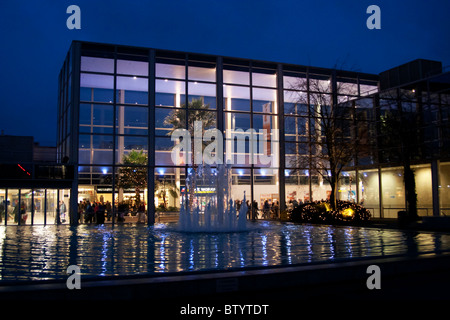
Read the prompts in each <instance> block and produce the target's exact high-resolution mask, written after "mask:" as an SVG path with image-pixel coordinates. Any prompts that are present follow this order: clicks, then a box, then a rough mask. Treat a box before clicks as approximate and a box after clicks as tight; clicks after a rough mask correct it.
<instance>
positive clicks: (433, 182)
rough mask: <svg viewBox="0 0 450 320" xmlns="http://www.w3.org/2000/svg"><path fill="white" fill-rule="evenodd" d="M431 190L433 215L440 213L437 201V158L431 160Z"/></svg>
mask: <svg viewBox="0 0 450 320" xmlns="http://www.w3.org/2000/svg"><path fill="white" fill-rule="evenodd" d="M431 190H432V195H433V216H434V217H437V216H439V215H440V203H439V160H433V161H432V162H431Z"/></svg>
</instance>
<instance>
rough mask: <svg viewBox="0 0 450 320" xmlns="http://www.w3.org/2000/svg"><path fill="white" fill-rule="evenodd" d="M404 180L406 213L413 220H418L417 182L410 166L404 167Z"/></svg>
mask: <svg viewBox="0 0 450 320" xmlns="http://www.w3.org/2000/svg"><path fill="white" fill-rule="evenodd" d="M404 179H405V198H406V211H407V212H408V215H409V217H410V218H411V219H414V220H416V219H417V218H418V214H417V194H416V180H415V178H414V171H413V170H411V167H410V165H409V164H405V166H404Z"/></svg>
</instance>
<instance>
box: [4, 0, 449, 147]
mask: <svg viewBox="0 0 450 320" xmlns="http://www.w3.org/2000/svg"><path fill="white" fill-rule="evenodd" d="M71 4H76V5H78V6H79V7H80V8H81V30H69V29H68V28H67V27H66V20H67V18H68V17H69V14H67V13H66V9H67V7H68V6H69V5H71ZM372 4H376V5H378V6H379V7H380V9H381V30H369V29H367V27H366V20H367V18H368V17H369V14H367V13H366V9H367V7H368V6H369V5H372ZM449 13H450V1H448V0H439V1H438V0H428V1H424V0H420V1H419V0H409V1H404V0H402V1H392V0H389V1H385V0H370V1H368V0H353V1H350V0H339V1H337V0H336V1H329V0H318V1H300V0H286V1H283V0H258V1H253V0H252V1H249V0H152V1H144V0H140V1H137V0H128V1H123V0H122V1H120V0H115V1H114V0H108V1H103V0H102V1H94V0H90V1H80V0H71V1H63V0H58V1H57V0H40V1H38V0H36V1H23V0H15V1H4V0H2V1H1V2H0V30H1V31H0V34H1V50H0V71H1V73H0V108H1V114H0V129H2V130H4V132H5V134H10V135H32V136H34V137H35V140H36V141H38V142H39V143H40V144H41V145H55V143H56V103H57V79H58V73H59V69H60V67H61V65H62V62H63V60H64V58H65V55H66V52H67V50H68V48H69V46H70V43H71V41H72V40H86V41H94V42H105V43H116V44H126V45H135V46H144V47H153V48H160V49H172V50H180V51H189V52H199V53H210V54H219V55H224V56H231V57H242V58H252V59H258V60H268V61H277V62H287V63H295V64H301V65H312V66H319V67H329V68H332V67H334V66H335V65H336V63H338V64H339V65H341V66H342V65H343V68H344V69H350V70H355V71H361V72H368V73H379V72H381V71H384V70H386V69H389V68H392V67H395V66H397V65H400V64H403V63H405V62H408V61H411V60H414V59H417V58H424V59H433V60H438V61H442V63H443V65H444V66H449V65H450V41H449V39H450V37H449V31H450V19H449Z"/></svg>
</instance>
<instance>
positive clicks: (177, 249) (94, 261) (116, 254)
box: [0, 221, 450, 281]
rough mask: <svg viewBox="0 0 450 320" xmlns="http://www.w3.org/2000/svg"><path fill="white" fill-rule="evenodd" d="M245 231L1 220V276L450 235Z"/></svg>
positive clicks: (291, 256) (267, 261) (405, 245)
mask: <svg viewBox="0 0 450 320" xmlns="http://www.w3.org/2000/svg"><path fill="white" fill-rule="evenodd" d="M249 226H250V227H249V228H248V230H247V231H244V232H232V233H186V232H179V231H177V228H176V225H175V224H170V223H168V224H156V225H154V226H147V225H131V224H129V225H115V226H111V225H79V226H76V227H71V226H64V225H59V226H58V225H48V226H19V227H16V226H8V227H4V226H3V227H0V280H3V281H5V280H6V281H8V280H36V279H39V280H40V279H67V277H68V275H67V272H66V270H67V267H68V266H70V265H77V266H79V267H80V269H81V272H82V276H84V277H97V276H124V275H137V274H142V275H144V274H154V273H164V272H186V271H187V272H189V271H201V270H226V269H230V268H245V267H264V266H276V265H293V264H302V263H315V262H324V261H330V262H336V261H340V260H342V259H344V260H346V259H352V258H364V257H382V256H394V255H417V254H419V253H426V252H442V251H449V250H450V235H449V234H445V233H432V232H406V231H399V230H390V229H376V228H358V227H333V226H317V225H297V224H291V223H278V222H266V221H258V222H255V223H249Z"/></svg>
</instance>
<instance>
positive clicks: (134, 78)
mask: <svg viewBox="0 0 450 320" xmlns="http://www.w3.org/2000/svg"><path fill="white" fill-rule="evenodd" d="M59 81H60V82H59V83H60V89H59V90H60V91H59V92H60V98H59V112H58V115H59V116H58V121H59V126H58V137H59V138H58V154H59V159H60V160H61V161H62V160H63V159H66V161H68V163H71V164H74V165H76V167H77V168H78V170H77V172H76V178H75V180H76V183H75V185H76V186H78V190H75V191H74V192H75V193H76V201H77V203H79V204H81V205H82V206H83V205H84V204H85V203H86V202H87V201H89V202H90V203H92V202H94V203H109V205H110V206H111V209H110V210H111V212H112V215H113V216H114V218H117V217H119V215H120V214H122V212H123V211H125V214H124V215H125V217H124V219H128V220H130V219H131V220H132V219H135V220H138V219H139V217H138V216H139V214H140V213H141V212H142V211H144V212H148V213H149V214H148V215H146V217H145V219H146V221H147V219H148V221H153V218H154V217H156V218H160V219H165V218H167V217H168V216H173V217H175V218H176V216H177V210H179V207H180V200H181V199H180V194H181V191H182V189H183V188H184V187H185V177H186V174H189V168H188V166H187V165H188V164H189V163H190V162H192V161H194V162H195V163H196V164H198V161H196V160H198V159H199V158H198V153H200V154H201V153H202V152H204V150H206V147H205V142H206V141H207V139H206V138H205V137H206V136H207V134H208V132H211V129H218V130H220V132H221V133H223V140H222V143H223V145H222V146H221V148H223V157H222V155H221V154H220V157H219V158H221V160H222V161H223V162H224V163H229V164H230V165H231V169H232V172H233V175H232V184H233V187H232V193H233V194H232V195H233V198H234V199H235V201H236V202H237V203H239V202H240V201H242V200H243V196H244V192H245V195H246V199H247V200H248V201H249V202H251V203H253V202H256V203H257V204H258V208H262V206H263V205H264V203H265V202H266V201H267V202H268V203H269V204H270V205H274V206H276V208H277V210H276V214H274V218H279V217H280V216H281V213H282V212H283V211H284V210H285V209H289V208H290V207H292V206H294V205H295V203H298V202H305V201H314V200H321V199H327V198H329V197H330V195H331V192H332V188H331V187H330V184H329V180H330V177H331V176H333V175H334V174H335V173H336V172H338V173H339V180H338V184H337V189H336V195H337V198H338V199H341V200H349V201H355V202H360V203H364V204H365V206H366V207H367V208H369V209H370V210H371V212H372V215H373V217H380V218H385V217H396V214H397V212H398V211H400V210H404V209H405V207H406V205H407V204H406V203H407V201H406V197H405V192H406V190H405V186H404V179H403V177H404V170H405V168H407V167H409V168H411V169H412V170H413V172H414V174H415V181H416V190H417V194H419V196H418V198H417V205H418V212H419V214H420V215H432V214H433V208H432V207H433V199H432V194H433V185H432V183H431V180H432V178H431V177H432V175H433V172H434V171H433V170H435V169H434V168H437V169H436V170H439V176H440V179H441V183H440V187H439V194H440V197H439V199H440V204H441V206H442V208H445V207H447V208H448V207H450V205H449V204H447V203H445V199H446V198H448V197H446V196H445V195H446V194H445V192H446V191H445V190H446V188H444V187H443V186H444V185H443V183H442V182H443V181H446V180H445V179H446V176H448V174H447V173H448V172H450V171H449V170H447V169H448V168H447V166H446V164H445V163H440V164H439V165H438V166H431V162H432V161H434V159H436V155H438V156H439V157H442V154H443V152H444V151H445V150H448V149H446V148H445V147H446V146H448V141H447V140H445V139H448V138H442V137H444V135H443V134H445V133H446V132H447V131H448V128H447V127H448V125H443V124H444V123H445V121H446V120H448V119H447V118H448V114H450V112H448V108H449V100H450V99H449V98H448V94H447V95H446V94H442V93H439V94H435V93H431V92H429V91H424V90H423V89H421V90H419V88H417V89H416V91H414V92H412V90H411V89H409V90H400V89H395V90H388V91H386V92H382V93H380V92H378V76H377V75H370V74H362V73H357V72H344V71H339V70H329V69H320V68H312V67H302V66H293V65H285V64H279V63H266V62H260V61H252V60H244V59H234V58H226V57H220V56H210V55H199V54H190V53H183V52H171V51H162V50H155V49H144V48H130V47H123V46H113V45H97V44H92V43H84V42H74V43H73V45H72V48H71V51H70V53H69V55H68V57H67V59H66V61H65V63H64V67H63V69H62V71H61V74H60V79H59ZM399 102H401V103H399ZM198 121H200V123H201V125H200V126H198V125H197V126H196V122H198ZM447 122H448V121H447ZM400 124H401V125H400ZM330 128H331V129H332V130H334V132H333V134H332V135H330ZM399 128H401V132H399V131H398V130H399ZM178 129H186V131H187V132H189V134H190V138H191V139H192V142H193V143H192V146H193V147H192V150H184V151H183V152H180V153H174V151H173V150H174V148H175V146H176V145H177V144H180V142H182V141H184V138H182V137H181V136H176V134H177V132H178V131H179V130H178ZM195 132H197V134H200V137H201V138H202V139H201V140H198V136H195ZM408 136H409V137H417V138H414V139H404V138H405V137H408ZM250 137H256V140H257V143H254V144H252V143H250V142H249V141H250ZM447 137H448V135H447ZM196 139H197V140H198V141H197V140H196ZM199 141H200V142H199ZM210 141H211V140H210ZM405 141H409V143H405ZM196 142H198V143H196ZM216 142H217V141H216ZM202 145H203V147H201V149H200V147H199V146H202ZM333 145H334V146H339V148H338V149H339V150H340V151H341V154H342V155H341V158H339V159H338V160H339V161H338V162H340V163H341V166H340V167H338V168H337V167H336V166H335V163H334V162H335V161H334V160H333V158H330V156H329V155H330V154H331V152H332V151H333V150H331V149H332V148H333ZM220 150H221V149H220V148H219V149H217V150H215V152H217V153H220ZM344 151H345V152H344ZM344 153H345V154H344ZM216 155H217V154H216ZM406 157H407V159H408V161H407V163H406ZM447 180H448V179H447ZM445 186H446V185H445ZM197 192H202V191H201V190H198V191H197ZM13 194H14V192H13V191H11V195H13ZM72 196H74V194H73V195H72ZM73 202H74V200H73ZM442 210H444V209H442ZM153 212H156V215H154V216H153ZM258 214H259V217H262V212H259V213H258Z"/></svg>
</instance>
